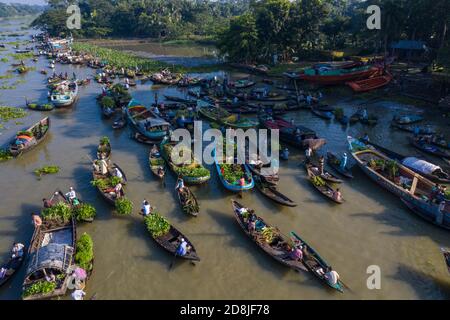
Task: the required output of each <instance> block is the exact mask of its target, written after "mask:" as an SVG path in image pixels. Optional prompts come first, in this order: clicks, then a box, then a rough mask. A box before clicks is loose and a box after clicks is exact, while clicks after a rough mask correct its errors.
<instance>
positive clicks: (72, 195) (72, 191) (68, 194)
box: [66, 190, 77, 199]
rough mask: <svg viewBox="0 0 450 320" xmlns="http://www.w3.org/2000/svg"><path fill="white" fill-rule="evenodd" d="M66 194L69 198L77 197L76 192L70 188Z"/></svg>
mask: <svg viewBox="0 0 450 320" xmlns="http://www.w3.org/2000/svg"><path fill="white" fill-rule="evenodd" d="M66 196H67V197H68V198H69V199H75V198H76V197H77V194H76V193H75V190H71V191H69V192H68V193H67V194H66Z"/></svg>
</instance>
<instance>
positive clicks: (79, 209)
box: [73, 203, 97, 221]
mask: <svg viewBox="0 0 450 320" xmlns="http://www.w3.org/2000/svg"><path fill="white" fill-rule="evenodd" d="M96 214H97V211H96V210H95V208H94V207H93V206H91V205H90V204H88V203H82V204H79V205H77V206H75V207H74V208H73V215H74V217H75V219H77V221H90V220H92V219H94V218H95V215H96Z"/></svg>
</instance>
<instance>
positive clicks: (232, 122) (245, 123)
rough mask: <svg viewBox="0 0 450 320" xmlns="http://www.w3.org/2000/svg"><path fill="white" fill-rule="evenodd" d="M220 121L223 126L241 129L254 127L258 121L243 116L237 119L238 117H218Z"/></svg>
mask: <svg viewBox="0 0 450 320" xmlns="http://www.w3.org/2000/svg"><path fill="white" fill-rule="evenodd" d="M220 123H222V124H223V125H224V126H225V127H229V128H233V129H243V130H247V129H251V128H255V127H256V126H257V125H258V122H256V121H253V120H251V119H244V118H241V119H239V117H238V118H237V119H235V118H234V117H229V118H224V119H220Z"/></svg>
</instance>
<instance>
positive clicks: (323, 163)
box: [319, 156, 325, 176]
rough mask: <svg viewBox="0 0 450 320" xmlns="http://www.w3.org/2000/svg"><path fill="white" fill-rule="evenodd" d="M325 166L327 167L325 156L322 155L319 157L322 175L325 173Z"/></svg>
mask: <svg viewBox="0 0 450 320" xmlns="http://www.w3.org/2000/svg"><path fill="white" fill-rule="evenodd" d="M324 167H325V157H324V156H321V157H320V158H319V173H320V175H321V176H322V175H323V174H324Z"/></svg>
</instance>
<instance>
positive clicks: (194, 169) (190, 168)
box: [164, 144, 211, 178]
mask: <svg viewBox="0 0 450 320" xmlns="http://www.w3.org/2000/svg"><path fill="white" fill-rule="evenodd" d="M172 150H173V146H172V145H169V144H166V145H164V152H165V154H166V155H168V158H169V159H170V161H171V162H172V163H173V161H172V159H171V155H172ZM182 152H184V151H183V149H182V150H181V151H180V153H182ZM191 160H192V161H191V164H189V165H185V166H183V165H175V164H174V163H173V164H174V166H173V169H174V171H175V173H176V174H177V175H179V176H181V177H192V178H208V177H210V175H211V173H210V172H209V170H208V169H206V168H205V167H203V166H202V165H201V164H199V163H197V162H196V161H195V159H191Z"/></svg>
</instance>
